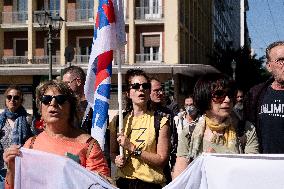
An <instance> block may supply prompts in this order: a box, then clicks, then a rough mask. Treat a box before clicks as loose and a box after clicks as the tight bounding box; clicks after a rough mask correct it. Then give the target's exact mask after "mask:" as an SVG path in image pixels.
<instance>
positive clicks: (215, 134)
mask: <svg viewBox="0 0 284 189" xmlns="http://www.w3.org/2000/svg"><path fill="white" fill-rule="evenodd" d="M234 94H235V90H234V85H233V82H232V81H230V80H229V79H228V78H227V77H226V76H224V75H223V74H208V75H205V76H203V77H202V78H200V79H199V80H198V81H197V83H196V84H195V87H194V94H193V95H194V103H195V105H196V106H197V108H198V109H199V111H200V113H201V114H202V116H201V117H200V118H199V119H198V121H197V123H196V125H195V129H194V130H193V132H192V134H189V133H182V134H181V136H180V137H179V142H178V150H177V161H176V165H175V171H174V174H173V177H174V178H175V177H177V176H178V175H179V174H180V173H181V172H182V171H183V170H184V169H185V168H186V167H187V166H188V164H189V163H190V162H191V161H192V160H193V159H195V158H196V157H198V156H199V155H200V154H201V153H202V152H207V153H230V154H239V153H258V140H257V137H256V132H255V128H254V126H253V125H252V124H251V123H250V122H246V123H244V128H245V130H244V132H242V133H241V132H239V128H238V127H239V126H240V125H239V124H240V123H239V120H238V119H237V117H236V116H235V114H233V113H232V109H233V100H234ZM190 136H191V137H190Z"/></svg>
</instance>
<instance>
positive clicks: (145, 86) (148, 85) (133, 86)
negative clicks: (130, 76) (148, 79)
mask: <svg viewBox="0 0 284 189" xmlns="http://www.w3.org/2000/svg"><path fill="white" fill-rule="evenodd" d="M141 86H142V88H143V89H145V90H146V89H150V88H151V83H141V84H140V83H133V84H130V88H131V89H135V90H138V89H140V87H141Z"/></svg>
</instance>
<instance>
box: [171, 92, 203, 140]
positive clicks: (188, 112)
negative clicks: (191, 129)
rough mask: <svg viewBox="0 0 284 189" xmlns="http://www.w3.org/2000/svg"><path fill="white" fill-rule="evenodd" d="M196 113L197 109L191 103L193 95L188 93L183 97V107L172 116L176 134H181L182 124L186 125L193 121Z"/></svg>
mask: <svg viewBox="0 0 284 189" xmlns="http://www.w3.org/2000/svg"><path fill="white" fill-rule="evenodd" d="M197 115H198V111H197V108H196V107H195V106H194V105H193V97H192V95H189V96H188V97H186V98H185V99H184V109H181V110H180V112H179V113H178V114H177V115H176V116H175V117H174V122H175V127H176V128H177V133H178V135H180V134H181V132H182V130H183V127H184V126H185V127H187V126H189V125H192V123H194V121H195V119H196V118H197Z"/></svg>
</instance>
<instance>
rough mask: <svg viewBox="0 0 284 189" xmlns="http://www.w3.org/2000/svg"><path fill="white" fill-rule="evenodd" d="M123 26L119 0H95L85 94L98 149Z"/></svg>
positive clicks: (122, 38) (101, 141) (104, 128)
mask: <svg viewBox="0 0 284 189" xmlns="http://www.w3.org/2000/svg"><path fill="white" fill-rule="evenodd" d="M124 27H125V26H124V17H123V9H122V3H121V0H99V5H98V12H97V15H96V23H95V26H94V38H93V44H92V52H91V56H90V59H89V65H88V71H87V78H86V83H85V96H86V98H87V100H88V103H89V105H90V106H91V107H93V120H92V129H91V135H92V136H93V137H94V138H95V139H96V140H97V141H98V142H99V144H100V146H101V148H102V149H104V143H105V131H106V126H107V121H108V119H107V118H108V109H109V98H110V86H111V85H110V83H111V75H112V61H113V54H114V50H117V49H120V47H121V46H123V45H124V44H125V28H124Z"/></svg>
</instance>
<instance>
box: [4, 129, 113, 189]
mask: <svg viewBox="0 0 284 189" xmlns="http://www.w3.org/2000/svg"><path fill="white" fill-rule="evenodd" d="M31 139H32V138H30V139H29V140H27V141H26V143H25V145H24V147H25V148H30V145H31ZM87 142H88V140H87V141H85V143H80V142H78V141H77V140H76V139H68V140H67V139H63V138H55V137H52V136H49V135H48V134H47V133H46V132H45V131H43V132H42V133H40V134H39V135H38V136H37V137H36V139H35V140H34V144H33V145H32V149H35V150H39V151H44V152H48V153H52V154H57V155H61V156H66V153H67V152H69V153H71V154H73V155H77V156H79V158H80V164H81V165H82V166H83V167H85V168H86V169H88V170H89V171H93V172H98V173H100V174H102V175H105V176H107V177H109V175H110V171H109V168H108V165H107V162H106V159H105V158H104V155H103V152H102V150H101V148H100V146H99V144H98V143H97V142H95V143H94V145H93V147H92V150H91V151H90V154H89V156H88V157H86V153H87V150H88V143H87ZM5 188H10V187H9V185H8V183H7V182H5Z"/></svg>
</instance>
